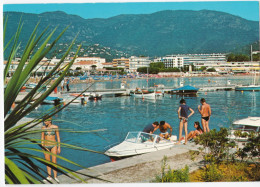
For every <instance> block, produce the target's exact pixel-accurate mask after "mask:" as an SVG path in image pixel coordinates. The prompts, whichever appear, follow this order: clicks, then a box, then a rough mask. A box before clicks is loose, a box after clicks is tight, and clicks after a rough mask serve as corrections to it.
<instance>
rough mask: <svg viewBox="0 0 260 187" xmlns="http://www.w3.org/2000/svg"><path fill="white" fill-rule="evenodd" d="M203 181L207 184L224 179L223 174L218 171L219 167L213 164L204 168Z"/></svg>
mask: <svg viewBox="0 0 260 187" xmlns="http://www.w3.org/2000/svg"><path fill="white" fill-rule="evenodd" d="M201 179H202V180H203V181H205V182H216V181H220V180H221V179H222V174H221V172H220V171H219V170H218V169H217V165H216V164H214V163H213V164H209V165H207V166H206V167H205V168H203V171H202V173H201Z"/></svg>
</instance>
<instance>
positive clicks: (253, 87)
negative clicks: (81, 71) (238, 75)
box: [235, 85, 260, 91]
mask: <svg viewBox="0 0 260 187" xmlns="http://www.w3.org/2000/svg"><path fill="white" fill-rule="evenodd" d="M235 90H236V91H260V85H248V86H246V85H239V86H236V87H235Z"/></svg>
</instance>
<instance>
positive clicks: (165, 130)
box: [159, 121, 172, 139]
mask: <svg viewBox="0 0 260 187" xmlns="http://www.w3.org/2000/svg"><path fill="white" fill-rule="evenodd" d="M159 129H160V131H161V133H160V136H161V137H163V138H165V139H168V138H170V137H171V136H172V127H171V125H170V124H169V123H166V122H165V121H160V125H159ZM168 129H170V133H168Z"/></svg>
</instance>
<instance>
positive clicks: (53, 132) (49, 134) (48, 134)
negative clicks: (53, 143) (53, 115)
mask: <svg viewBox="0 0 260 187" xmlns="http://www.w3.org/2000/svg"><path fill="white" fill-rule="evenodd" d="M46 130H47V128H46ZM55 133H56V131H55V129H54V128H51V131H50V132H49V131H45V132H44V135H46V136H51V135H55Z"/></svg>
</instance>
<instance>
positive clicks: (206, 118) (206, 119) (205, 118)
mask: <svg viewBox="0 0 260 187" xmlns="http://www.w3.org/2000/svg"><path fill="white" fill-rule="evenodd" d="M201 118H202V119H204V120H205V121H209V116H207V117H201Z"/></svg>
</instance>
